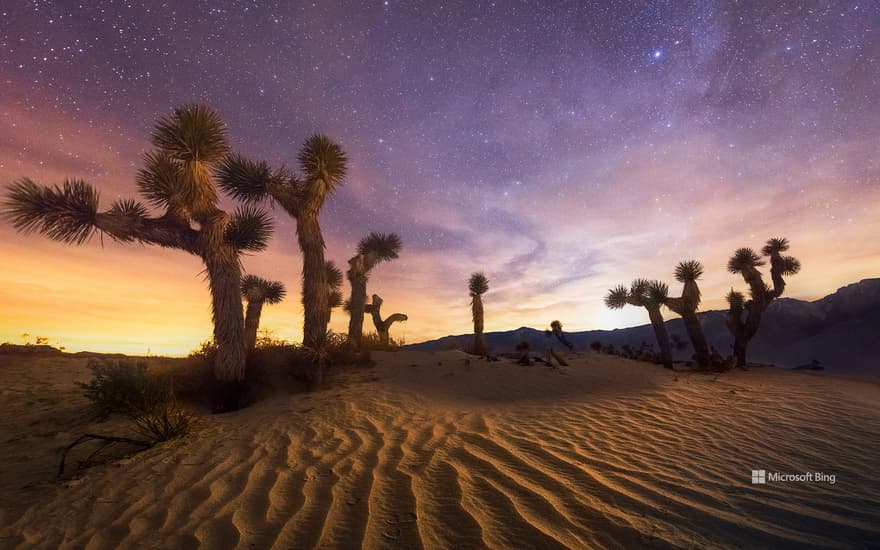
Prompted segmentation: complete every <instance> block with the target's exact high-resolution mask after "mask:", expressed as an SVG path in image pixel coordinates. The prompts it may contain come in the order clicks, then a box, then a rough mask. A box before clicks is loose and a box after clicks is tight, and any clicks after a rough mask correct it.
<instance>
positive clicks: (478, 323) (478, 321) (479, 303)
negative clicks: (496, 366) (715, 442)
mask: <svg viewBox="0 0 880 550" xmlns="http://www.w3.org/2000/svg"><path fill="white" fill-rule="evenodd" d="M472 309H473V317H474V350H473V351H474V354H476V355H486V342H485V340H484V339H483V299H482V298H480V296H479V295H477V296H474V297H473V305H472Z"/></svg>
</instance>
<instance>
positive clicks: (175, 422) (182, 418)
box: [129, 380, 196, 441]
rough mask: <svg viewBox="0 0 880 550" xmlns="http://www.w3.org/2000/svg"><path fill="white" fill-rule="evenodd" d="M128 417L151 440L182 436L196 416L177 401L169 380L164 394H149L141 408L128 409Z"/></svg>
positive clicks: (164, 439) (191, 425)
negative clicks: (147, 399)
mask: <svg viewBox="0 0 880 550" xmlns="http://www.w3.org/2000/svg"><path fill="white" fill-rule="evenodd" d="M129 418H130V419H131V421H132V422H133V423H134V425H135V426H136V427H137V430H138V431H139V432H140V433H141V435H143V436H144V437H147V438H149V439H152V440H153V441H168V440H170V439H174V438H176V437H181V436H184V435H186V434H188V433H190V431H191V430H192V428H193V426H194V425H195V422H196V417H195V416H194V415H193V414H192V413H191V412H190V411H189V410H187V409H186V408H185V407H182V406H181V405H180V404H179V403H178V401H177V397H176V396H175V393H174V384H173V383H172V382H171V381H170V380H168V383H167V385H166V391H165V394H164V395H159V394H154V395H151V396H150V397H149V401H147V402H146V403H145V406H144V408H143V409H142V410H135V411H130V413H129Z"/></svg>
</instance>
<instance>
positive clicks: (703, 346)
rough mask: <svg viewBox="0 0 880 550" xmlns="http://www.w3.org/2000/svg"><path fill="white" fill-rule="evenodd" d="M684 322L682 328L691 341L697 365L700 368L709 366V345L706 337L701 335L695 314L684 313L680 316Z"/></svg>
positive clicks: (700, 328)
mask: <svg viewBox="0 0 880 550" xmlns="http://www.w3.org/2000/svg"><path fill="white" fill-rule="evenodd" d="M681 320H682V321H684V328H685V330H686V331H687V333H688V338H690V339H691V344H693V346H694V355H696V356H697V365H699V366H700V367H701V368H706V367H708V366H709V344H708V343H706V335H705V334H703V326H702V325H701V324H700V320H699V319H698V318H697V314H696V313H693V312H685V313H684V315H682V316H681Z"/></svg>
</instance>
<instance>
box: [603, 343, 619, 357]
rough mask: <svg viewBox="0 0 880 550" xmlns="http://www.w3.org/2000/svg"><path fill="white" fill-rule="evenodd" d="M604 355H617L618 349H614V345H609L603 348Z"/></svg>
mask: <svg viewBox="0 0 880 550" xmlns="http://www.w3.org/2000/svg"><path fill="white" fill-rule="evenodd" d="M602 353H607V354H608V355H617V348H615V347H614V344H608V345H607V346H605V347H604V348H602Z"/></svg>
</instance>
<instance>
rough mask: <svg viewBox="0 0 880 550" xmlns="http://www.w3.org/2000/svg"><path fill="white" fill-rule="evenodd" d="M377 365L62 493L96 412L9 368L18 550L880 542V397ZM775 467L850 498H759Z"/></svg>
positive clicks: (12, 528)
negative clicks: (60, 475) (818, 476)
mask: <svg viewBox="0 0 880 550" xmlns="http://www.w3.org/2000/svg"><path fill="white" fill-rule="evenodd" d="M376 358H377V359H378V364H377V365H376V366H375V367H373V368H369V369H364V370H360V371H355V372H347V373H343V374H340V375H338V376H336V377H335V379H334V380H333V382H332V385H331V387H330V388H329V389H327V390H324V391H321V392H316V393H311V394H296V395H286V394H285V395H275V396H273V397H271V398H268V399H266V400H264V401H262V402H260V403H258V404H256V405H254V406H252V407H250V408H248V409H246V410H243V411H239V412H236V413H232V414H228V415H223V416H216V417H209V418H208V419H207V420H206V423H205V424H206V425H205V426H204V428H203V429H202V430H201V432H200V433H198V434H197V435H195V436H192V437H190V438H188V439H187V440H185V441H183V442H177V443H174V444H168V445H164V446H159V447H156V448H153V449H151V450H149V451H146V452H144V453H141V454H138V455H135V456H133V457H132V458H129V459H125V460H123V461H121V463H118V464H110V465H105V466H100V467H95V468H92V469H90V470H88V471H87V472H86V473H85V475H84V476H83V477H82V478H81V479H78V480H73V481H68V482H66V483H64V484H62V483H56V482H53V481H51V478H52V475H53V473H54V468H55V466H56V460H57V457H58V454H57V452H58V449H59V448H60V447H61V446H63V444H64V443H66V442H69V441H70V440H71V439H72V438H71V437H70V436H71V435H72V434H75V433H77V430H80V431H81V430H82V428H83V427H82V426H76V425H69V424H70V421H67V422H68V424H67V425H65V424H64V422H65V420H64V419H65V418H74V417H75V412H76V411H80V410H81V409H82V407H84V406H85V402H84V400H83V399H82V398H80V397H78V396H77V395H76V390H75V388H72V386H71V384H70V383H69V380H70V379H71V377H73V378H77V377H79V378H80V379H83V378H84V377H85V374H84V370H83V365H82V363H81V362H80V363H76V364H75V365H73V366H71V365H68V366H67V368H66V370H65V372H64V373H62V372H61V371H60V370H59V371H56V372H32V371H33V369H30V370H28V368H27V367H26V366H24V365H12V366H6V367H0V388H2V391H3V400H4V406H5V407H7V408H6V411H5V412H4V415H3V418H2V425H0V430H2V432H0V435H2V438H3V439H2V441H3V442H4V450H3V464H4V468H3V471H2V473H0V489H3V494H4V496H3V500H2V501H0V504H2V507H3V510H4V511H3V526H2V530H0V537H2V538H0V546H2V547H4V548H31V547H45V548H55V547H60V548H90V549H98V548H117V547H126V548H132V547H135V548H137V547H146V548H152V547H155V548H196V547H204V548H313V547H316V548H481V547H490V548H594V547H597V548H633V547H643V546H650V547H660V548H663V547H696V548H716V547H744V548H757V547H793V546H796V547H841V548H844V547H849V548H852V547H863V546H868V547H870V546H871V545H880V480H878V479H877V476H878V475H880V474H878V472H880V386H878V385H876V384H871V383H867V382H856V381H850V380H845V379H838V378H832V377H817V376H813V375H810V374H806V373H795V372H783V371H778V370H776V369H771V368H763V369H753V370H751V371H749V372H733V373H729V374H725V375H722V376H720V377H717V379H716V377H714V376H707V375H688V374H682V373H672V372H669V371H665V370H663V369H661V368H658V367H655V366H653V365H647V364H641V363H635V362H630V361H626V360H622V359H619V358H616V357H614V358H612V357H607V356H599V355H591V354H582V355H581V356H579V357H578V358H574V356H572V358H573V360H572V366H571V367H569V368H564V369H560V370H551V369H548V368H546V367H520V366H517V365H513V364H509V363H506V362H504V361H502V362H497V363H485V362H480V361H476V360H468V359H467V358H466V356H464V355H462V354H460V353H458V352H438V353H429V352H402V353H397V354H383V353H377V354H376ZM65 381H66V382H65ZM38 384H42V386H38ZM39 396H43V397H39ZM39 399H44V400H46V401H45V403H44V406H45V407H44V408H40V403H39ZM76 414H81V413H76ZM27 422H40V426H43V427H45V426H48V425H50V424H51V425H52V426H54V427H53V428H52V430H54V433H52V434H51V435H43V436H40V435H37V434H33V433H30V432H31V431H32V429H28V428H27V427H26V424H27ZM40 429H41V430H42V429H43V428H42V427H41V428H40ZM102 430H103V431H106V428H102ZM16 438H18V439H16ZM9 440H14V441H12V442H11V443H8V444H7V443H6V442H7V441H9ZM7 466H8V468H7ZM758 468H761V469H765V470H767V471H780V472H792V473H795V472H807V471H822V472H826V473H830V474H835V475H836V483H835V484H833V485H831V484H827V483H794V482H790V483H783V482H776V483H768V484H766V485H752V484H751V470H752V469H758ZM18 502H22V504H21V505H19V504H18Z"/></svg>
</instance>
